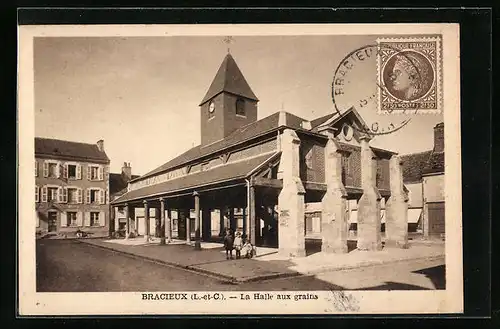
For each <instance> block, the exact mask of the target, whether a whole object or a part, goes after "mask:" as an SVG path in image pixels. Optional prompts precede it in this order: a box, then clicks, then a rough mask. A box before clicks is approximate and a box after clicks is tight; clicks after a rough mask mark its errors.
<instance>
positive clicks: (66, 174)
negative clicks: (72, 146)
mask: <svg viewBox="0 0 500 329" xmlns="http://www.w3.org/2000/svg"><path fill="white" fill-rule="evenodd" d="M62 169H63V178H68V164H67V163H65V164H64V165H63V167H62Z"/></svg>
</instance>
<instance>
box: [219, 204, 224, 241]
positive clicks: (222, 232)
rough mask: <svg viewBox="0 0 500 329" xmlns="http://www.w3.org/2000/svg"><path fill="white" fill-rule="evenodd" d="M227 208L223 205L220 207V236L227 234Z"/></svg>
mask: <svg viewBox="0 0 500 329" xmlns="http://www.w3.org/2000/svg"><path fill="white" fill-rule="evenodd" d="M224 213H225V208H224V207H221V208H220V209H219V236H224V235H225V225H224V224H225V221H224Z"/></svg>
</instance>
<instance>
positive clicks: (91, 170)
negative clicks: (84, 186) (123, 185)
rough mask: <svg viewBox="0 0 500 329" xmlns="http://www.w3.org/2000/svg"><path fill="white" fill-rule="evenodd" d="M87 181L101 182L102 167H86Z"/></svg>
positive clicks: (102, 175)
mask: <svg viewBox="0 0 500 329" xmlns="http://www.w3.org/2000/svg"><path fill="white" fill-rule="evenodd" d="M87 179H88V180H90V181H102V180H104V167H103V166H98V165H88V167H87Z"/></svg>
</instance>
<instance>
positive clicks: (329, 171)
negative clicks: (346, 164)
mask: <svg viewBox="0 0 500 329" xmlns="http://www.w3.org/2000/svg"><path fill="white" fill-rule="evenodd" d="M322 133H323V134H325V135H327V136H328V137H329V138H328V142H327V144H326V147H325V182H326V185H327V190H326V192H325V195H324V196H323V199H322V200H321V206H322V212H321V238H322V245H321V251H323V252H326V253H346V252H347V251H348V249H347V233H348V231H347V192H346V190H345V187H344V184H343V183H342V154H341V153H340V150H339V148H338V145H337V143H336V142H335V139H334V136H333V131H332V130H330V131H324V132H322Z"/></svg>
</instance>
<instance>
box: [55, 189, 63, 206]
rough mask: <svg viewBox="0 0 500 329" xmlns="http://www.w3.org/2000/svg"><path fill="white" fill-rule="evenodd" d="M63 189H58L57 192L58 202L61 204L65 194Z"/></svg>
mask: <svg viewBox="0 0 500 329" xmlns="http://www.w3.org/2000/svg"><path fill="white" fill-rule="evenodd" d="M61 189H62V187H58V188H57V190H56V201H57V202H59V203H62V202H63V194H62V191H61Z"/></svg>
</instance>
